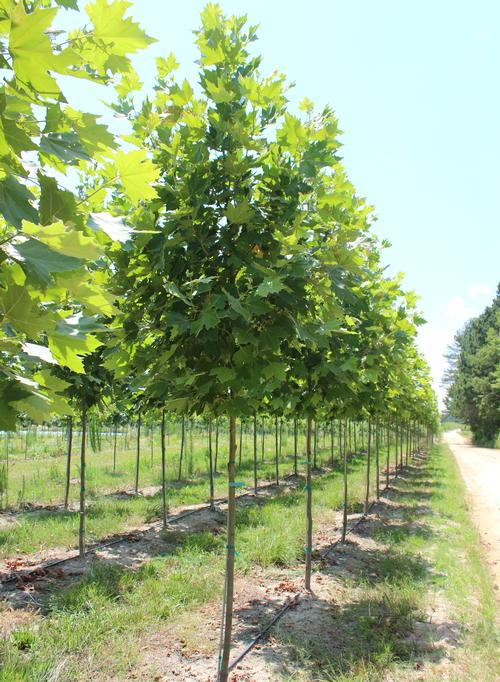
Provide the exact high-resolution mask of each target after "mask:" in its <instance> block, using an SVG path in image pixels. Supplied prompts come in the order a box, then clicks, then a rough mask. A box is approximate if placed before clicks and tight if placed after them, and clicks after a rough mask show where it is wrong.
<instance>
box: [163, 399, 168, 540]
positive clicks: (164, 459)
mask: <svg viewBox="0 0 500 682" xmlns="http://www.w3.org/2000/svg"><path fill="white" fill-rule="evenodd" d="M161 502H162V521H163V528H166V527H167V514H168V509H167V472H166V448H165V410H162V411H161Z"/></svg>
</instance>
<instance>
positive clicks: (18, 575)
mask: <svg viewBox="0 0 500 682" xmlns="http://www.w3.org/2000/svg"><path fill="white" fill-rule="evenodd" d="M268 488H276V483H265V484H263V485H260V486H259V487H258V490H266V489H268ZM236 497H237V499H240V498H242V497H258V496H256V495H255V492H254V491H253V490H252V491H248V492H246V493H241V494H239V495H237V496H236ZM225 502H227V497H218V498H215V499H214V500H213V503H217V504H224V503H225ZM207 509H213V506H212V505H211V504H210V503H208V504H204V505H202V506H200V507H196V509H189V510H188V511H185V512H181V513H180V514H178V515H177V516H173V517H171V518H169V520H168V522H169V523H178V522H179V521H181V520H182V519H185V518H186V517H188V516H192V515H193V514H197V513H199V512H202V511H206V510H207ZM162 525H163V522H162V521H155V522H154V523H151V524H150V525H148V527H147V528H145V529H143V530H138V531H132V532H131V533H128V534H127V535H122V536H120V537H119V538H114V539H113V540H108V541H106V542H101V543H99V544H97V545H91V546H90V547H88V548H87V549H86V551H85V554H95V552H98V551H99V550H101V549H107V548H108V547H113V546H114V545H119V544H120V543H122V542H127V541H128V539H129V537H130V535H133V534H135V535H144V534H146V533H147V532H149V531H150V530H153V529H154V528H156V527H157V526H162ZM78 558H79V553H78V552H75V553H74V554H71V555H70V556H67V557H64V558H63V559H54V560H53V561H47V562H44V563H43V564H39V565H38V566H36V567H33V568H32V569H26V570H22V571H16V572H15V573H11V574H10V575H8V576H6V577H5V578H2V579H0V586H2V585H6V584H8V583H11V582H14V581H15V580H19V579H20V578H24V577H29V576H31V575H33V574H36V573H37V572H38V571H46V570H47V569H50V568H54V567H55V566H60V565H61V564H65V563H66V562H68V561H73V560H74V559H78Z"/></svg>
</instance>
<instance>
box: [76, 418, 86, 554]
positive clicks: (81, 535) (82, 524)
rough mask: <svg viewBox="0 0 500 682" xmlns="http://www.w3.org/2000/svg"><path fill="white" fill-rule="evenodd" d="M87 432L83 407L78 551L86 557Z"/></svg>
mask: <svg viewBox="0 0 500 682" xmlns="http://www.w3.org/2000/svg"><path fill="white" fill-rule="evenodd" d="M86 434H87V408H86V407H84V408H82V441H81V445H80V527H79V531H78V553H79V556H80V559H83V558H84V557H85V446H86Z"/></svg>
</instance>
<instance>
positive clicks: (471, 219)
mask: <svg viewBox="0 0 500 682" xmlns="http://www.w3.org/2000/svg"><path fill="white" fill-rule="evenodd" d="M220 4H221V7H222V8H223V10H225V11H226V12H230V13H238V14H242V13H247V14H248V18H249V21H250V22H251V23H258V24H260V29H259V41H258V42H257V43H256V44H255V50H256V51H258V52H259V53H261V54H262V55H263V56H264V62H263V71H269V72H270V71H273V70H275V69H279V70H280V71H283V72H284V73H285V74H286V75H287V77H288V78H289V80H291V81H295V83H296V87H295V89H294V91H292V93H291V99H292V100H294V101H299V100H300V99H302V98H303V97H304V96H306V95H307V96H308V97H309V98H310V99H311V100H313V101H314V102H315V103H316V104H317V105H318V106H322V105H323V104H330V105H331V106H332V107H333V108H334V109H335V111H336V113H337V115H338V117H339V119H340V127H341V129H342V130H344V131H345V134H344V136H343V143H344V149H343V156H344V163H345V166H346V168H347V169H348V172H349V174H350V177H351V179H352V181H353V182H354V184H355V186H356V187H357V189H358V192H359V193H360V194H362V195H364V196H366V197H367V198H368V200H369V201H370V203H372V204H374V205H375V207H376V209H377V214H378V217H379V220H378V224H377V226H376V232H377V233H378V234H379V235H380V236H381V237H384V238H387V239H389V241H390V242H391V243H392V245H393V246H392V248H391V249H390V251H389V252H388V254H387V262H388V263H389V264H390V268H391V270H393V271H400V270H402V271H404V272H405V273H406V279H405V282H406V286H407V287H408V288H411V289H414V290H415V291H416V292H417V293H418V294H419V295H420V296H421V304H420V305H421V309H422V312H423V314H424V317H425V318H426V319H427V320H428V323H429V324H428V325H427V327H426V328H425V329H424V330H423V331H422V332H421V334H420V337H421V338H420V344H421V347H422V349H423V351H424V353H425V355H426V356H427V359H428V360H429V362H430V364H431V367H432V370H433V374H434V376H435V379H436V388H438V384H439V380H440V376H441V373H442V370H443V368H444V363H443V361H442V353H443V351H444V349H445V347H446V344H447V343H448V342H449V341H450V340H451V338H452V337H453V333H454V332H455V330H456V329H457V328H458V327H460V326H461V325H462V324H463V322H464V321H465V320H466V319H467V317H469V316H470V315H471V314H472V315H473V314H476V313H478V312H480V311H481V310H482V308H483V307H484V306H485V305H486V304H487V303H488V302H489V301H490V300H491V298H492V296H493V293H494V290H495V288H496V284H497V282H498V280H499V279H500V217H499V213H498V210H497V207H496V204H497V200H498V196H499V190H500V171H499V166H498V164H499V159H500V89H499V85H500V82H499V67H500V2H498V0H474V2H472V0H419V2H409V1H408V0H350V1H347V0H344V1H343V2H340V1H338V0H308V2H304V1H298V0H295V1H294V0H252V2H248V1H247V2H244V1H243V0H224V1H223V2H221V3H220ZM204 5H205V2H203V1H201V0H185V1H184V2H179V1H178V0H175V2H173V1H171V0H135V1H134V2H133V6H132V8H131V15H132V16H134V17H135V18H136V19H137V20H138V21H139V22H140V23H141V25H142V26H143V27H144V28H145V29H146V30H147V32H148V33H149V34H150V35H152V36H154V37H155V38H157V39H158V41H159V42H158V43H156V44H155V45H153V46H152V47H150V48H149V49H148V50H147V51H145V52H144V53H142V54H141V55H139V56H138V57H137V58H136V59H135V62H134V63H135V66H136V68H137V70H138V72H139V75H140V77H141V79H142V80H143V81H144V82H145V84H146V86H147V85H148V84H150V83H151V82H152V78H153V73H154V58H155V57H156V56H158V55H166V54H168V53H169V52H170V51H172V52H174V54H175V56H176V57H177V60H178V61H179V62H180V63H181V74H182V75H186V76H187V77H188V78H190V79H195V78H196V65H195V64H194V63H193V62H194V60H195V59H196V58H197V51H196V49H195V46H194V45H193V35H192V34H191V30H192V29H194V28H196V27H197V26H198V24H199V13H200V11H201V9H202V8H203V7H204ZM72 15H73V17H74V14H73V13H69V14H68V17H67V18H68V20H70V19H72ZM66 23H67V22H66V21H64V24H65V25H66ZM96 93H98V94H96ZM75 94H76V93H75ZM80 96H81V98H82V100H86V101H80V103H79V106H80V108H82V109H86V110H90V111H92V110H93V111H95V110H96V109H99V105H98V103H97V96H99V97H101V98H103V99H105V98H106V92H105V91H104V90H102V89H100V90H97V91H96V90H95V89H93V88H89V90H88V94H87V90H86V89H84V90H81V89H80Z"/></svg>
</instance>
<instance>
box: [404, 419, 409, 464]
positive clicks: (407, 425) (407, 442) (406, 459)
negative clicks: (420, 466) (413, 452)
mask: <svg viewBox="0 0 500 682" xmlns="http://www.w3.org/2000/svg"><path fill="white" fill-rule="evenodd" d="M409 448H410V422H406V449H405V464H406V466H408V451H409Z"/></svg>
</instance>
